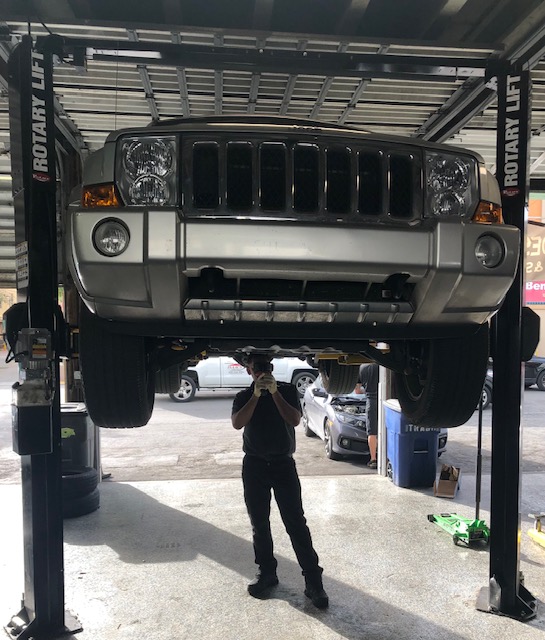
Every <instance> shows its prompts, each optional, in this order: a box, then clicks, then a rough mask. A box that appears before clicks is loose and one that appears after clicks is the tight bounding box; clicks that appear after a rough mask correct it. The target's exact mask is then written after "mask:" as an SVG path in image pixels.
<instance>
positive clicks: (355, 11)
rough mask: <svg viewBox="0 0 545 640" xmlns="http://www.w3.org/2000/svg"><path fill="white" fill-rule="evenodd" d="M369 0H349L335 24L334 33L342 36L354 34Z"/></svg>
mask: <svg viewBox="0 0 545 640" xmlns="http://www.w3.org/2000/svg"><path fill="white" fill-rule="evenodd" d="M370 1H371V0H350V3H349V4H348V6H347V7H346V9H345V10H344V13H343V14H342V16H341V17H340V18H339V21H338V22H337V24H336V25H335V33H338V34H340V35H343V36H351V35H354V34H355V33H356V32H357V30H358V27H359V26H360V22H361V20H362V18H363V16H364V15H365V12H366V11H367V7H368V6H369V3H370Z"/></svg>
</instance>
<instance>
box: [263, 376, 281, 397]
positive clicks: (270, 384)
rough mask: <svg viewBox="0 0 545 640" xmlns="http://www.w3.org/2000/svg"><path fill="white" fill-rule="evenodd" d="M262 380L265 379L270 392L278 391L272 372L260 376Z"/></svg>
mask: <svg viewBox="0 0 545 640" xmlns="http://www.w3.org/2000/svg"><path fill="white" fill-rule="evenodd" d="M260 380H264V381H265V384H266V385H267V386H266V389H267V390H268V391H269V393H271V394H272V393H276V392H277V391H278V385H277V384H276V380H275V379H274V376H272V375H271V374H270V373H266V374H265V375H264V376H263V377H261V378H260Z"/></svg>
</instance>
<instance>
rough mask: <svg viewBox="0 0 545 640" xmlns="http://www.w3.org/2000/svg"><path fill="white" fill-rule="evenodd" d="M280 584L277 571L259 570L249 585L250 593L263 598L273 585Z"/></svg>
mask: <svg viewBox="0 0 545 640" xmlns="http://www.w3.org/2000/svg"><path fill="white" fill-rule="evenodd" d="M277 584H278V577H277V576H276V573H261V572H259V571H258V572H257V574H256V577H255V579H254V580H252V581H251V582H250V584H249V585H248V593H249V594H250V595H251V596H252V597H254V598H263V597H266V596H267V595H268V591H269V589H270V588H271V587H275V586H276V585H277Z"/></svg>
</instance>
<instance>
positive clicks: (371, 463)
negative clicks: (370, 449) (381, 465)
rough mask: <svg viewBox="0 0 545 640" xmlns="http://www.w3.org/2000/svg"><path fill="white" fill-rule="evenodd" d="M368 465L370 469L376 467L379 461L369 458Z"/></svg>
mask: <svg viewBox="0 0 545 640" xmlns="http://www.w3.org/2000/svg"><path fill="white" fill-rule="evenodd" d="M367 466H368V467H369V469H376V468H377V461H376V460H369V462H368V463H367Z"/></svg>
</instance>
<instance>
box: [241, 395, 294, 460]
mask: <svg viewBox="0 0 545 640" xmlns="http://www.w3.org/2000/svg"><path fill="white" fill-rule="evenodd" d="M277 384H278V393H280V394H281V395H282V397H283V398H284V400H286V402H288V403H289V404H291V406H292V407H295V408H296V409H297V410H298V411H301V404H300V402H299V394H298V392H297V389H296V388H295V387H294V386H293V385H292V384H288V383H285V382H278V383H277ZM253 392H254V385H253V383H252V385H251V386H250V387H248V388H247V389H244V390H243V391H239V393H237V395H236V396H235V399H234V401H233V411H232V413H237V411H240V409H242V407H243V406H244V405H245V404H246V403H247V402H248V400H250V398H251V397H252V394H253ZM242 449H243V450H244V452H245V453H247V454H249V455H254V456H259V457H261V458H276V457H278V456H286V455H291V454H292V453H294V451H295V429H294V428H293V427H291V426H290V425H288V424H286V422H285V420H284V419H283V418H282V416H281V415H280V413H279V411H278V409H277V408H276V405H275V404H274V400H273V398H272V396H271V394H270V393H267V394H265V395H262V396H261V397H260V398H259V401H258V403H257V406H256V408H255V411H254V413H253V415H252V417H251V419H250V421H249V422H248V424H246V425H245V426H244V437H243V446H242Z"/></svg>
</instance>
